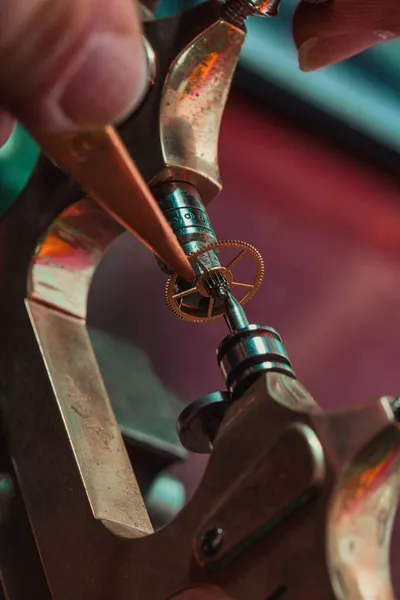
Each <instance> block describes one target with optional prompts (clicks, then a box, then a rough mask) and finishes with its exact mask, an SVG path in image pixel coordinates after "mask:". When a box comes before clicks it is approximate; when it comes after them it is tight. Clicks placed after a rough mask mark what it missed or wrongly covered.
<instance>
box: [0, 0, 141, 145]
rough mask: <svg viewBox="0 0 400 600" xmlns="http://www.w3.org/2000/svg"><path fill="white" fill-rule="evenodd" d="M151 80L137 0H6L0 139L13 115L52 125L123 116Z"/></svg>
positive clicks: (1, 3)
mask: <svg viewBox="0 0 400 600" xmlns="http://www.w3.org/2000/svg"><path fill="white" fill-rule="evenodd" d="M146 79H147V66H146V59H145V54H144V49H143V44H142V31H141V24H140V18H139V14H138V10H137V7H136V4H135V2H134V1H133V0H0V146H1V145H2V143H4V142H5V141H6V139H7V138H8V137H9V135H10V133H11V131H12V129H13V126H14V123H15V119H18V120H20V121H21V122H22V123H23V124H24V125H26V126H27V127H28V128H29V125H30V124H31V123H32V124H35V126H36V127H37V126H41V127H43V128H45V129H46V130H48V131H54V132H57V131H62V130H71V129H72V130H73V129H75V128H78V127H85V126H86V127H91V126H97V125H99V126H100V125H103V124H106V123H108V122H112V121H115V120H118V119H119V118H122V117H124V116H126V115H127V114H128V113H129V112H130V111H131V110H132V109H133V108H134V106H135V105H136V104H137V102H138V101H139V100H140V98H141V96H142V94H143V92H144V90H145V87H146ZM11 115H12V116H11Z"/></svg>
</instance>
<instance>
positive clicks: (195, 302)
mask: <svg viewBox="0 0 400 600" xmlns="http://www.w3.org/2000/svg"><path fill="white" fill-rule="evenodd" d="M188 258H189V261H190V263H191V264H192V265H193V270H194V272H195V273H196V275H197V277H196V281H195V283H194V284H189V283H187V284H186V285H183V282H182V280H181V278H180V277H179V275H178V274H173V275H170V276H169V278H168V281H167V285H166V289H165V299H166V302H167V306H168V308H169V309H170V310H171V311H172V312H173V313H174V314H175V315H176V316H177V317H179V318H181V319H183V320H185V321H191V322H192V323H202V322H207V321H215V320H216V319H219V318H221V317H222V316H223V315H224V313H225V307H224V303H223V302H222V301H221V300H220V299H219V298H217V297H213V296H212V295H211V294H210V292H209V291H208V290H207V289H206V286H205V285H204V280H205V279H207V278H208V277H209V275H210V273H212V272H218V273H220V274H222V276H223V277H224V278H225V279H226V280H227V281H228V282H229V285H230V287H231V288H232V291H233V293H235V295H238V301H239V303H240V304H246V303H247V302H249V301H250V300H251V299H252V298H253V297H254V295H255V294H256V293H257V291H258V290H259V288H260V286H261V284H262V281H263V278H264V261H263V259H262V257H261V254H260V253H259V252H258V250H256V249H255V248H254V247H253V246H251V244H248V243H246V242H239V241H237V240H234V241H228V240H219V241H218V242H215V243H212V244H209V245H208V246H204V247H203V248H202V249H200V250H198V251H197V252H194V253H193V254H191V255H189V256H188ZM216 258H217V259H218V263H219V264H218V265H216V264H215V259H216ZM242 262H244V263H246V280H245V281H243V280H241V277H240V276H238V277H236V276H235V275H236V269H237V267H238V266H242ZM221 265H222V266H221Z"/></svg>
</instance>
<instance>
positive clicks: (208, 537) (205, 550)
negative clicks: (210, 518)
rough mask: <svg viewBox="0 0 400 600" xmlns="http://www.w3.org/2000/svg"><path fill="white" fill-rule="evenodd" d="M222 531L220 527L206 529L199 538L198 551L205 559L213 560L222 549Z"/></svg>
mask: <svg viewBox="0 0 400 600" xmlns="http://www.w3.org/2000/svg"><path fill="white" fill-rule="evenodd" d="M222 542H223V531H222V529H221V528H220V527H213V528H212V529H208V531H206V532H205V533H204V535H203V536H202V538H201V544H200V550H201V553H202V554H203V556H205V557H206V558H213V557H214V556H216V555H217V554H218V553H219V551H220V550H221V548H222Z"/></svg>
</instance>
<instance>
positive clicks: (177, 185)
mask: <svg viewBox="0 0 400 600" xmlns="http://www.w3.org/2000/svg"><path fill="white" fill-rule="evenodd" d="M152 192H153V195H154V197H155V199H156V201H157V203H158V205H159V207H160V208H161V210H162V211H163V213H164V215H165V217H166V219H167V221H168V223H169V224H170V226H171V228H172V230H173V232H174V233H175V235H176V237H177V238H178V240H179V243H180V245H181V246H182V248H183V251H184V252H185V254H186V255H189V254H192V253H193V252H197V251H199V250H201V249H202V248H204V247H205V246H208V245H209V244H213V243H215V242H216V241H217V238H216V235H215V233H214V229H213V227H212V225H211V222H210V219H209V216H208V214H207V211H206V209H205V207H204V204H203V202H202V199H201V197H200V194H199V192H198V191H197V189H196V188H195V187H194V186H193V185H191V184H190V183H185V182H175V181H171V182H167V183H164V184H163V185H160V186H158V187H155V188H154V189H153V190H152ZM202 261H203V262H205V263H206V264H205V266H206V267H207V268H209V269H211V268H213V267H218V266H220V265H219V261H218V258H217V251H213V252H208V253H207V254H205V255H204V256H203V257H202ZM193 268H194V270H195V272H196V265H195V264H194V265H193Z"/></svg>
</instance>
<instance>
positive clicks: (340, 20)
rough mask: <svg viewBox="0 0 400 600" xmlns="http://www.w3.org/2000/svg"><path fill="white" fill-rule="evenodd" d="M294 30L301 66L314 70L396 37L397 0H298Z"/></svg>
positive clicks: (398, 31) (398, 24)
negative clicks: (312, 1)
mask: <svg viewBox="0 0 400 600" xmlns="http://www.w3.org/2000/svg"><path fill="white" fill-rule="evenodd" d="M293 31H294V39H295V43H296V46H297V48H298V51H299V64H300V68H301V69H302V70H303V71H314V70H316V69H319V68H321V67H325V66H327V65H330V64H333V63H337V62H340V61H342V60H345V59H347V58H350V57H352V56H354V55H356V54H359V53H360V52H363V51H364V50H367V49H369V48H371V47H372V46H375V45H376V44H379V43H381V42H384V41H387V40H390V39H393V38H395V37H398V36H399V34H400V8H399V5H398V0H331V1H330V2H328V3H326V4H306V3H301V4H300V6H299V7H298V9H297V11H296V13H295V17H294V25H293Z"/></svg>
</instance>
